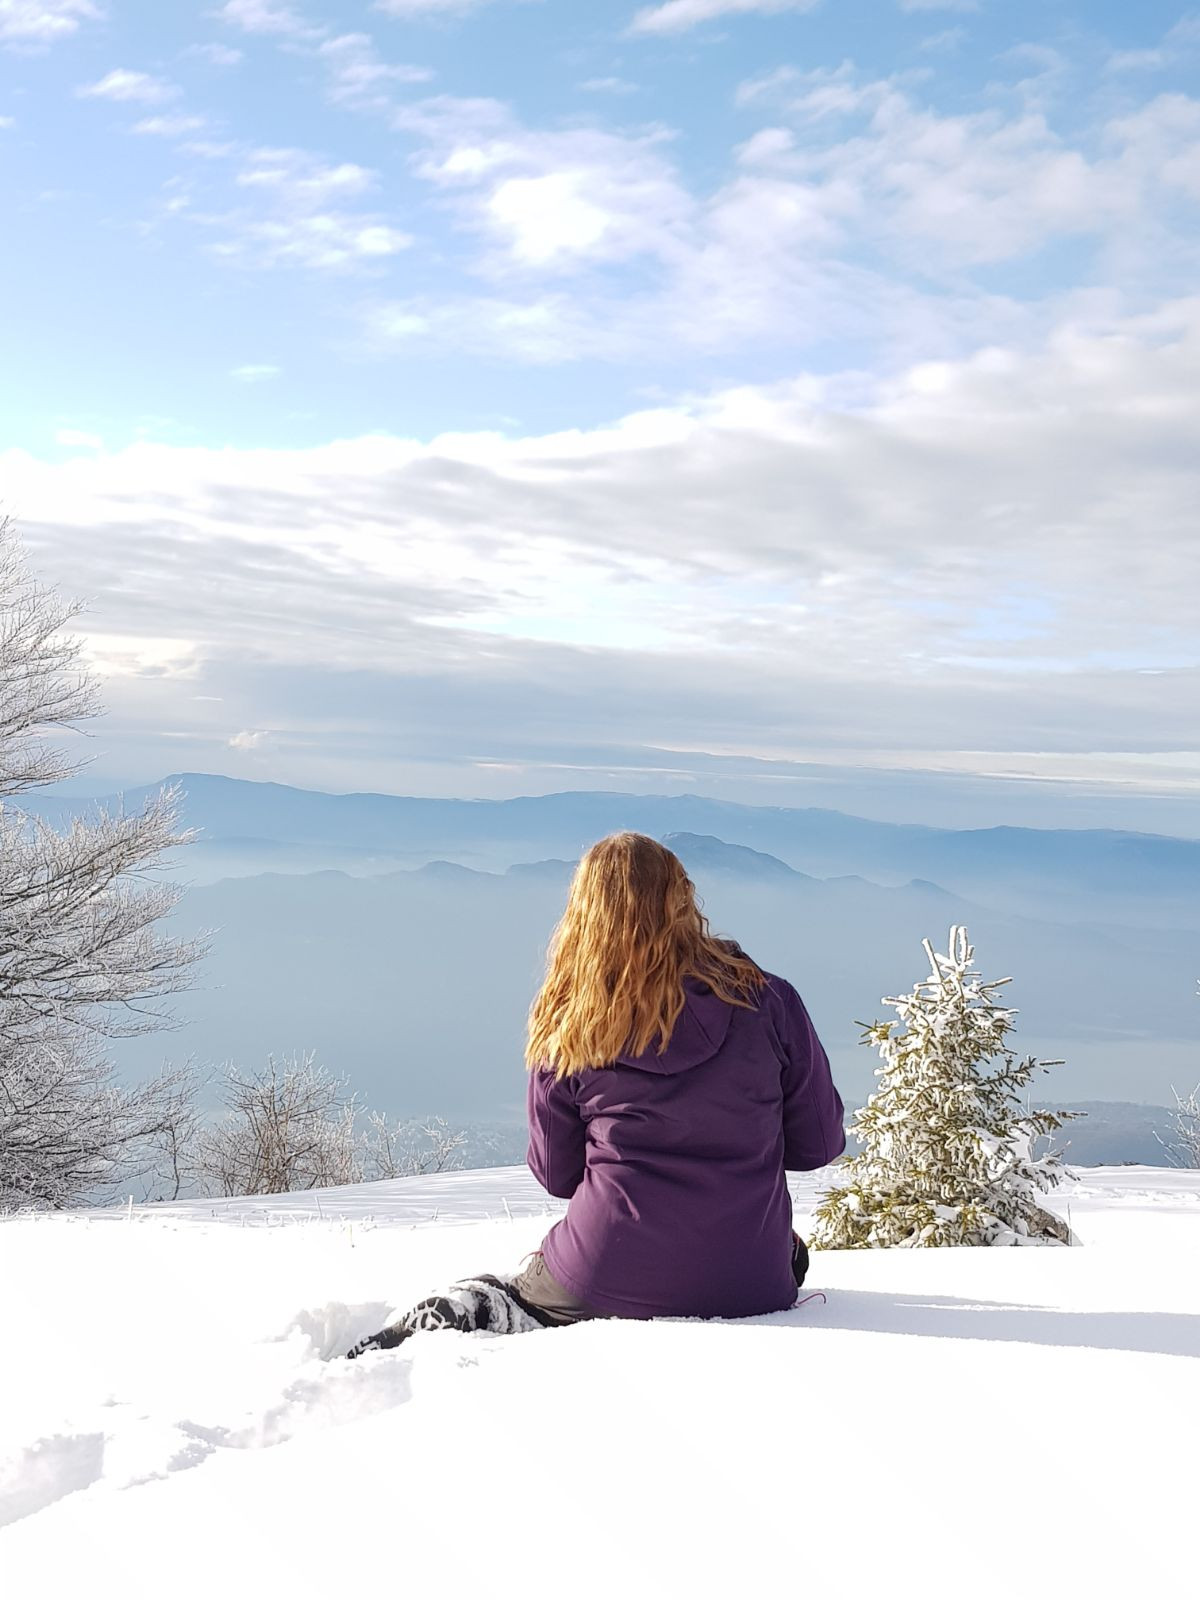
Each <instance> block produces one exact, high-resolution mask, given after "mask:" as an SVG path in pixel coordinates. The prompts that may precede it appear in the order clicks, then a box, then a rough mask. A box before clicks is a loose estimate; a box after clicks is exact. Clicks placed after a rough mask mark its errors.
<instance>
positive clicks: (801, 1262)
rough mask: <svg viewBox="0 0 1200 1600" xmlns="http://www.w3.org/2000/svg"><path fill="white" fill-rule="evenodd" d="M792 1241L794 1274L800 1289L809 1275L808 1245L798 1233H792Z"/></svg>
mask: <svg viewBox="0 0 1200 1600" xmlns="http://www.w3.org/2000/svg"><path fill="white" fill-rule="evenodd" d="M792 1241H793V1243H792V1276H793V1277H794V1278H795V1280H796V1287H797V1289H799V1288H800V1286H801V1285H802V1284H803V1282H804V1280H805V1278H806V1277H807V1276H808V1246H807V1245H806V1244H805V1242H804V1240H803V1239H802V1238H801V1237H800V1235H799V1234H798V1233H793V1234H792Z"/></svg>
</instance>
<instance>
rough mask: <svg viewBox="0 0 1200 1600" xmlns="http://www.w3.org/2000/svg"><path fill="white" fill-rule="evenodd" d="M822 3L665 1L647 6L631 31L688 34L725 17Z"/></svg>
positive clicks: (799, 0)
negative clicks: (703, 23)
mask: <svg viewBox="0 0 1200 1600" xmlns="http://www.w3.org/2000/svg"><path fill="white" fill-rule="evenodd" d="M819 4H820V0H665V4H663V5H654V6H643V7H642V9H641V10H640V11H638V12H637V13H636V14H635V16H634V18H633V21H632V22H631V23H630V25H629V28H630V32H631V33H685V32H686V31H687V30H688V29H689V28H695V27H697V26H698V25H699V24H700V23H702V22H715V21H717V20H719V19H720V18H722V17H734V16H745V15H747V14H748V13H751V12H754V13H757V14H758V15H759V16H766V17H773V16H779V15H780V14H781V13H783V12H785V11H812V10H814V9H815V8H816V7H817V6H818V5H819Z"/></svg>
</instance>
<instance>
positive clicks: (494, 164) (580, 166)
mask: <svg viewBox="0 0 1200 1600" xmlns="http://www.w3.org/2000/svg"><path fill="white" fill-rule="evenodd" d="M396 121H397V126H398V127H401V128H403V129H407V130H411V131H412V132H414V133H416V134H417V135H418V136H420V137H422V138H423V140H424V143H425V149H424V152H423V154H422V155H421V156H420V157H419V159H418V161H417V172H418V174H419V175H420V176H421V177H423V178H425V179H426V180H427V181H428V182H430V183H432V184H434V185H435V186H436V187H437V188H439V189H441V190H443V191H444V192H445V193H446V194H448V195H449V196H450V197H451V198H452V203H453V204H454V206H455V209H456V212H457V214H458V216H459V217H460V218H461V220H462V222H463V224H464V226H467V227H469V228H471V229H472V230H473V231H475V232H477V233H478V234H479V235H480V236H481V237H482V238H483V239H484V241H485V244H486V248H487V251H488V254H487V257H486V259H485V263H484V270H485V271H487V272H489V273H490V274H491V275H497V274H503V273H505V272H507V271H508V270H509V269H510V268H517V269H523V268H526V267H536V268H542V269H548V270H552V271H554V272H567V273H569V272H571V271H573V270H574V269H576V268H584V267H587V266H589V265H592V264H595V263H596V262H608V263H616V262H622V261H631V260H635V259H638V258H653V257H662V256H664V255H669V254H672V253H673V252H674V251H675V249H676V248H677V244H676V239H675V235H676V230H677V228H678V227H680V226H681V225H683V224H684V223H685V221H686V218H687V216H688V214H689V212H690V211H691V209H692V204H693V202H692V201H691V198H690V197H689V195H688V194H687V191H686V190H685V189H684V187H683V185H682V183H681V182H680V180H679V178H678V176H677V175H676V173H675V172H674V170H673V169H672V167H671V164H670V163H669V161H668V160H667V159H666V156H665V154H664V146H665V144H666V142H667V141H666V140H665V138H664V135H663V133H662V132H661V131H651V132H650V133H648V134H641V135H634V136H626V135H621V134H612V133H607V132H604V131H602V130H600V129H595V128H568V129H563V130H555V131H553V132H539V131H535V130H530V129H527V128H523V127H522V126H521V125H520V124H519V123H518V122H517V121H515V119H514V118H513V117H512V116H511V114H510V113H509V112H508V111H507V109H506V108H505V107H503V106H501V105H499V104H497V103H496V102H494V101H460V100H453V99H450V98H442V99H436V100H431V101H425V102H423V103H421V104H419V105H417V106H415V107H412V108H406V109H402V110H401V111H399V112H398V113H397V118H396Z"/></svg>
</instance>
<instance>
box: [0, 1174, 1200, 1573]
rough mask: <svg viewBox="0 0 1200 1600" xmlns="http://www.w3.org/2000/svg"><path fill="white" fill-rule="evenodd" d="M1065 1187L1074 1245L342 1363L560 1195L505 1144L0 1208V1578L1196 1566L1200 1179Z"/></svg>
mask: <svg viewBox="0 0 1200 1600" xmlns="http://www.w3.org/2000/svg"><path fill="white" fill-rule="evenodd" d="M821 1184H822V1175H821V1174H814V1175H812V1177H811V1178H809V1179H806V1180H804V1181H803V1183H801V1184H798V1185H797V1187H796V1191H795V1193H796V1202H797V1216H798V1219H802V1218H803V1216H804V1214H805V1213H806V1211H807V1210H809V1209H811V1206H812V1204H813V1201H814V1196H815V1194H816V1192H817V1190H818V1189H819V1188H820V1187H821ZM1054 1203H1055V1204H1056V1206H1057V1208H1058V1209H1059V1210H1060V1211H1061V1212H1063V1214H1066V1212H1067V1209H1068V1207H1069V1209H1070V1220H1071V1222H1072V1224H1073V1226H1074V1228H1075V1231H1076V1233H1077V1234H1078V1236H1079V1237H1080V1239H1081V1241H1082V1245H1083V1248H1081V1249H1078V1250H1062V1249H1026V1250H946V1251H932V1250H931V1251H914V1252H907V1251H869V1252H856V1253H855V1252H847V1253H830V1254H823V1255H818V1256H815V1257H814V1261H813V1271H812V1274H811V1278H810V1283H809V1284H808V1285H806V1288H805V1292H806V1293H807V1292H808V1290H809V1289H810V1288H811V1289H817V1288H819V1289H821V1290H823V1291H824V1292H825V1294H826V1295H827V1301H826V1302H825V1303H824V1304H822V1303H821V1301H820V1300H813V1301H810V1302H809V1303H808V1304H805V1305H802V1306H800V1307H798V1308H797V1309H795V1310H793V1311H790V1312H786V1313H783V1314H781V1315H778V1316H774V1317H764V1318H760V1319H756V1320H754V1321H747V1322H740V1323H703V1322H689V1321H669V1322H655V1323H620V1322H597V1323H590V1324H583V1325H581V1326H578V1327H574V1328H567V1329H553V1330H547V1331H543V1332H537V1333H531V1334H525V1335H520V1336H510V1337H507V1338H505V1337H494V1336H489V1335H486V1334H476V1335H461V1334H451V1333H427V1334H422V1335H419V1336H418V1337H417V1338H416V1339H414V1340H412V1341H410V1342H409V1343H408V1344H406V1345H404V1346H402V1347H401V1348H400V1349H399V1350H396V1351H393V1352H389V1353H376V1354H372V1355H369V1356H366V1357H364V1358H363V1359H362V1360H360V1361H357V1362H346V1361H342V1360H340V1359H338V1357H340V1355H341V1353H342V1351H344V1350H345V1348H346V1347H347V1346H348V1345H349V1344H350V1343H351V1342H352V1341H353V1340H354V1339H355V1338H356V1337H358V1336H359V1335H360V1334H363V1333H367V1332H371V1331H373V1330H374V1329H375V1328H376V1327H377V1326H379V1325H380V1324H381V1323H382V1322H384V1321H385V1320H387V1318H388V1316H389V1314H391V1313H392V1312H393V1311H397V1310H400V1309H403V1308H404V1307H405V1306H406V1305H408V1304H410V1303H411V1302H412V1301H414V1300H416V1299H419V1298H421V1296H422V1295H424V1294H426V1293H429V1292H430V1291H432V1290H433V1289H436V1288H438V1287H440V1286H442V1285H444V1284H445V1283H447V1282H448V1281H450V1280H451V1279H453V1278H454V1277H456V1276H459V1275H461V1274H463V1273H470V1272H473V1271H488V1270H491V1271H504V1270H507V1269H508V1268H511V1267H514V1266H515V1265H516V1264H517V1263H518V1261H519V1260H520V1258H521V1256H522V1255H523V1254H524V1253H525V1252H527V1251H529V1250H531V1249H533V1248H534V1247H535V1246H536V1245H537V1243H538V1241H539V1240H540V1238H541V1236H542V1234H543V1232H544V1231H545V1228H546V1226H547V1225H548V1219H549V1218H551V1217H552V1216H555V1215H557V1214H558V1212H559V1211H560V1210H561V1207H560V1206H559V1204H558V1203H557V1202H555V1201H549V1200H547V1199H546V1197H545V1196H544V1195H543V1194H542V1193H541V1191H540V1190H539V1189H537V1188H536V1186H535V1185H534V1184H533V1182H532V1180H531V1179H530V1177H529V1175H528V1174H527V1173H525V1172H524V1171H523V1170H517V1169H511V1168H506V1169H498V1170H491V1171H483V1172H472V1173H463V1174H452V1175H447V1176H443V1177H440V1178H431V1179H407V1180H401V1181H398V1182H392V1183H383V1184H372V1185H367V1186H364V1187H361V1188H357V1189H341V1190H331V1191H326V1192H324V1193H322V1194H320V1195H294V1196H286V1197H283V1198H281V1199H276V1200H269V1201H267V1200H263V1201H259V1200H254V1201H229V1202H218V1203H213V1202H196V1203H188V1204H179V1205H174V1206H170V1207H161V1206H160V1207H153V1208H150V1207H147V1208H137V1207H134V1208H132V1209H131V1210H119V1211H112V1212H79V1213H74V1214H67V1215H58V1216H49V1217H47V1216H40V1217H28V1218H13V1219H9V1220H6V1221H3V1222H0V1288H2V1301H0V1303H2V1307H3V1316H2V1317H0V1592H3V1594H4V1595H6V1596H7V1595H12V1596H14V1597H15V1596H18V1595H20V1596H29V1597H36V1600H59V1597H60V1596H61V1597H67V1596H70V1597H72V1600H76V1597H79V1596H83V1595H86V1596H89V1597H93V1596H98V1597H101V1600H106V1597H108V1596H113V1597H114V1600H115V1597H118V1596H119V1597H121V1600H141V1597H143V1596H146V1597H150V1596H153V1597H154V1600H162V1597H163V1596H170V1597H171V1600H188V1597H191V1596H204V1597H205V1600H241V1597H243V1596H245V1597H247V1600H250V1597H253V1600H274V1597H275V1596H280V1597H288V1600H304V1597H308V1596H314V1597H317V1596H320V1597H322V1600H325V1597H328V1596H339V1597H341V1596H346V1597H347V1600H349V1597H351V1596H357V1595H366V1594H385V1595H404V1594H411V1593H414V1592H415V1593H421V1594H426V1595H427V1594H430V1593H433V1592H435V1591H433V1589H432V1588H431V1586H432V1585H434V1584H436V1585H438V1589H437V1591H436V1592H438V1593H449V1594H482V1595H488V1596H509V1595H513V1596H516V1595H522V1596H523V1595H531V1594H538V1593H543V1592H545V1593H552V1594H556V1595H565V1596H569V1597H574V1596H580V1595H582V1596H592V1595H603V1594H614V1595H620V1596H623V1597H641V1596H655V1597H659V1596H665V1597H675V1596H681V1597H682V1596H688V1597H692V1596H706V1595H721V1596H725V1595H729V1596H731V1597H733V1596H737V1597H741V1596H743V1595H754V1594H757V1593H760V1592H761V1593H763V1594H768V1593H775V1594H795V1595H805V1594H809V1593H814V1592H827V1593H830V1594H835V1595H838V1596H855V1597H859V1596H863V1597H869V1600H876V1597H877V1596H878V1597H885V1596H886V1597H890V1596H894V1595H902V1596H904V1595H914V1596H915V1595H921V1596H923V1597H926V1600H940V1597H942V1596H946V1597H950V1596H953V1597H955V1600H959V1597H963V1600H976V1597H988V1596H993V1595H996V1596H999V1595H1005V1596H1011V1595H1018V1594H1027V1593H1030V1592H1034V1591H1036V1592H1038V1593H1054V1592H1056V1591H1057V1592H1059V1593H1063V1592H1066V1593H1070V1594H1076V1593H1079V1594H1084V1593H1086V1595H1087V1596H1088V1597H1089V1600H1091V1597H1095V1596H1101V1597H1106V1596H1109V1595H1111V1596H1122V1597H1125V1596H1129V1595H1136V1596H1138V1597H1139V1600H1146V1597H1148V1596H1163V1597H1167V1596H1172V1597H1173V1596H1177V1595H1182V1594H1188V1593H1194V1592H1195V1584H1196V1569H1195V1542H1194V1537H1193V1526H1194V1520H1195V1515H1196V1509H1197V1489H1198V1485H1200V1454H1198V1451H1200V1444H1198V1441H1200V1359H1198V1358H1200V1173H1190V1174H1185V1173H1175V1172H1169V1171H1162V1170H1158V1169H1154V1168H1148V1167H1135V1168H1109V1169H1105V1168H1090V1169H1082V1170H1081V1172H1080V1181H1079V1182H1078V1183H1076V1184H1073V1185H1071V1186H1070V1188H1069V1189H1064V1190H1062V1191H1060V1194H1059V1196H1058V1197H1057V1198H1056V1200H1055V1202H1054ZM799 1225H800V1226H801V1228H803V1221H802V1220H800V1222H799Z"/></svg>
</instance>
